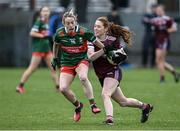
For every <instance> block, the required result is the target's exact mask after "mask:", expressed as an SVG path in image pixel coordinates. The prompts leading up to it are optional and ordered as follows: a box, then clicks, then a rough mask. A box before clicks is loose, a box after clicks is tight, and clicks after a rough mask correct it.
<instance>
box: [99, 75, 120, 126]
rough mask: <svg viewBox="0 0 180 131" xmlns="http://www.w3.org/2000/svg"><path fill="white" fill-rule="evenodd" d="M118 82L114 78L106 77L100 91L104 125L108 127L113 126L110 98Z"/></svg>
mask: <svg viewBox="0 0 180 131" xmlns="http://www.w3.org/2000/svg"><path fill="white" fill-rule="evenodd" d="M118 84H119V81H117V80H116V79H114V78H111V77H106V78H105V79H104V83H103V89H102V98H103V103H104V108H105V112H106V120H105V123H106V124H108V125H113V105H112V102H111V96H112V94H113V93H114V91H115V90H116V88H117V86H118Z"/></svg>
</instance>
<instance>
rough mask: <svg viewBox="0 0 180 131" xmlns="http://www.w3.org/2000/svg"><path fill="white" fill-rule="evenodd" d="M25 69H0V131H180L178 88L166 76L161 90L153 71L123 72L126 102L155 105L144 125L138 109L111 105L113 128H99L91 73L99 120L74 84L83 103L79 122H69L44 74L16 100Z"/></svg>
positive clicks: (67, 108)
mask: <svg viewBox="0 0 180 131" xmlns="http://www.w3.org/2000/svg"><path fill="white" fill-rule="evenodd" d="M23 71H24V69H0V129H1V130H15V129H16V130H22V129H24V130H29V129H32V130H120V129H130V130H131V129H133V130H153V129H162V130H170V129H180V84H176V83H174V81H173V78H172V76H171V75H170V74H167V75H166V76H167V77H166V80H167V82H166V84H159V81H158V80H159V77H158V72H157V71H156V70H150V69H149V70H145V69H134V70H124V71H123V81H122V82H121V87H122V90H123V92H124V94H125V95H126V96H127V97H134V98H137V99H139V100H141V101H144V102H149V103H152V104H153V105H154V110H153V112H152V113H151V115H150V119H149V121H148V122H147V123H145V124H141V123H140V122H139V121H140V114H141V111H140V110H139V109H134V108H122V107H119V105H118V104H116V103H113V105H114V120H115V125H114V126H107V125H103V124H102V121H103V120H104V119H105V113H104V108H103V103H102V99H101V87H100V84H99V83H98V80H97V78H96V77H95V75H94V71H93V70H90V72H89V79H90V80H91V82H92V84H93V86H94V94H95V97H96V101H97V104H98V106H99V107H100V108H101V109H102V112H101V113H100V114H97V115H94V114H92V113H91V111H90V107H89V104H88V100H87V99H86V97H85V95H84V94H83V90H82V86H81V84H80V82H79V80H78V79H77V78H76V79H75V81H74V82H73V84H72V87H71V89H72V90H73V91H75V93H76V94H77V97H78V99H79V100H81V101H82V102H83V103H84V108H83V110H82V118H81V120H80V122H78V123H75V122H73V120H72V116H73V111H74V107H73V106H72V104H70V103H69V102H68V101H67V100H66V99H65V98H64V97H63V96H62V94H60V93H57V92H56V91H55V87H54V85H53V83H52V80H51V77H50V72H49V71H48V69H39V70H37V71H36V72H35V73H34V74H33V75H32V77H30V79H29V81H28V82H27V83H26V85H25V86H26V89H27V90H26V91H27V92H26V93H25V94H18V93H16V92H15V87H16V85H17V84H18V82H19V80H20V77H21V75H22V73H23Z"/></svg>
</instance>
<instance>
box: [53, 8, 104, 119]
mask: <svg viewBox="0 0 180 131" xmlns="http://www.w3.org/2000/svg"><path fill="white" fill-rule="evenodd" d="M62 23H63V25H64V27H62V28H60V29H58V30H57V32H56V34H55V36H54V46H53V56H54V59H53V61H52V66H53V68H54V69H55V68H56V65H57V61H58V60H60V63H61V68H60V72H61V73H60V80H59V85H60V91H61V92H62V94H63V95H64V96H65V98H66V99H67V100H69V101H70V102H71V103H72V104H73V105H74V106H75V113H74V118H73V119H74V121H76V122H77V121H79V120H80V118H81V114H80V113H81V109H82V108H83V104H82V103H81V102H80V101H79V100H77V98H76V96H75V94H74V92H73V91H72V90H71V89H70V85H71V83H72V82H73V80H74V78H75V76H76V74H77V75H78V77H79V79H80V81H81V83H82V85H83V87H84V88H83V89H84V93H85V95H86V96H87V98H88V99H89V103H90V105H91V109H92V112H93V113H99V112H100V111H101V110H100V109H99V108H97V106H96V103H95V100H94V95H93V88H92V85H91V83H90V81H89V79H88V76H87V74H88V69H89V62H88V58H87V49H88V48H87V41H90V42H94V43H95V44H96V45H97V46H99V47H100V48H102V47H103V46H104V45H103V44H102V43H101V42H99V41H98V40H97V39H96V37H95V36H94V34H93V33H92V32H91V31H89V30H87V29H86V28H84V27H81V26H79V25H78V23H77V17H76V15H75V14H74V13H73V11H72V10H71V11H68V12H65V13H64V15H63V18H62ZM58 50H60V52H61V53H60V54H59V55H58ZM57 57H58V58H57Z"/></svg>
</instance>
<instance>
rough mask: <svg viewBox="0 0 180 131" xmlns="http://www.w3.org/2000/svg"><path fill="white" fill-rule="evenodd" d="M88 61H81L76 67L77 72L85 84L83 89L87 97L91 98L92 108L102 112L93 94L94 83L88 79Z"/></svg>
mask: <svg viewBox="0 0 180 131" xmlns="http://www.w3.org/2000/svg"><path fill="white" fill-rule="evenodd" d="M88 69H89V66H88V63H86V62H85V63H80V64H79V65H78V66H77V68H76V72H77V75H78V76H79V79H80V81H81V83H82V85H83V87H84V88H83V90H84V93H85V95H86V96H87V98H88V99H89V103H90V105H91V109H92V112H93V113H95V114H96V113H100V112H101V110H100V109H99V108H98V107H97V106H96V102H95V100H94V95H93V88H92V85H91V83H90V81H89V79H88V76H87V74H88Z"/></svg>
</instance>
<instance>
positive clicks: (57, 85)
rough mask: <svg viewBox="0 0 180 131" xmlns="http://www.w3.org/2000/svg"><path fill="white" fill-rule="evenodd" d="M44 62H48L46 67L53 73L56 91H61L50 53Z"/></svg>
mask: <svg viewBox="0 0 180 131" xmlns="http://www.w3.org/2000/svg"><path fill="white" fill-rule="evenodd" d="M44 60H45V62H46V65H47V66H48V67H49V69H50V71H51V76H52V79H53V81H54V83H55V86H56V89H57V90H59V81H58V75H57V74H56V71H54V70H53V68H52V66H51V60H52V53H48V54H47V55H46V56H45V57H44Z"/></svg>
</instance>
